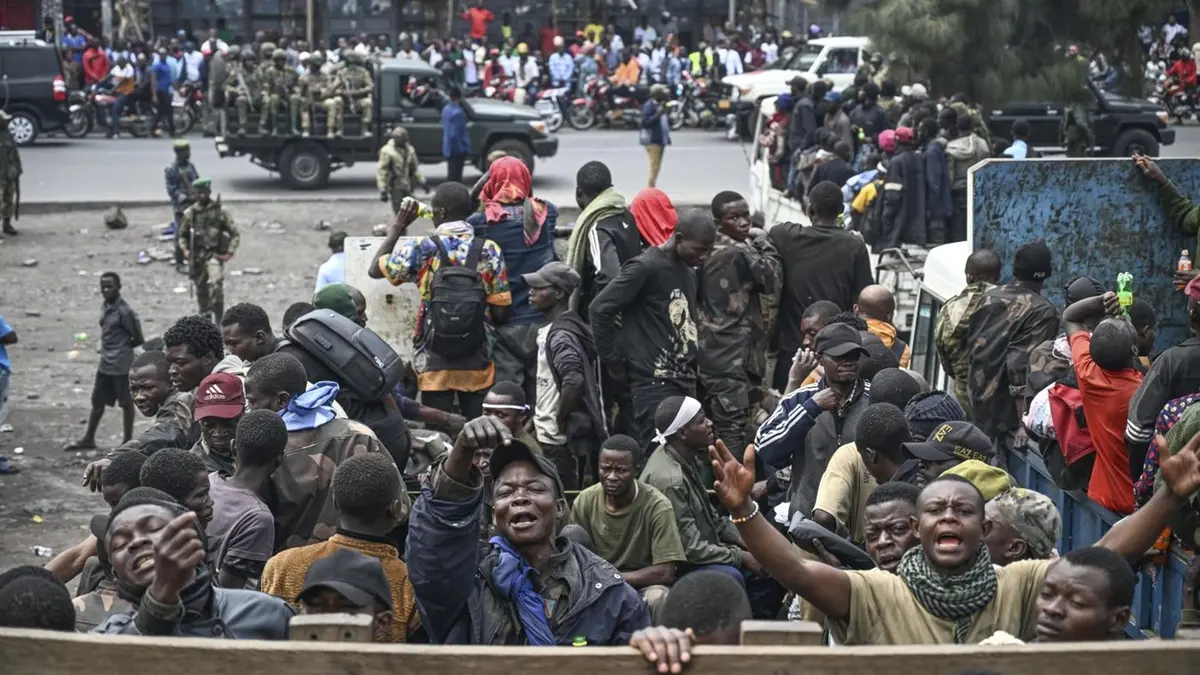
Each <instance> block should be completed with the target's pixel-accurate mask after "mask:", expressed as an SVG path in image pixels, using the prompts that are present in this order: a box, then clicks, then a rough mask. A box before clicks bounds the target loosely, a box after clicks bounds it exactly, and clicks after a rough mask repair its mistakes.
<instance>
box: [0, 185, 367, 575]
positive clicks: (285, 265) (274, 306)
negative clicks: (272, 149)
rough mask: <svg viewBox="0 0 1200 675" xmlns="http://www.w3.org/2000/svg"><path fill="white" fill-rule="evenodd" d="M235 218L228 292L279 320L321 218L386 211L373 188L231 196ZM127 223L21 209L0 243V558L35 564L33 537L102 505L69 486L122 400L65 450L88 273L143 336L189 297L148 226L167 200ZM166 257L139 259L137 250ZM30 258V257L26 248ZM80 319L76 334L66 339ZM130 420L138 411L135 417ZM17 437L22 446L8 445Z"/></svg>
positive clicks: (294, 296)
mask: <svg viewBox="0 0 1200 675" xmlns="http://www.w3.org/2000/svg"><path fill="white" fill-rule="evenodd" d="M228 208H229V211H230V213H232V215H233V216H234V218H235V220H236V222H237V224H238V227H239V228H240V230H241V248H240V249H239V250H238V252H237V255H236V256H235V257H234V259H233V260H232V261H231V262H230V263H229V265H227V266H226V273H227V279H226V282H225V302H226V305H225V306H226V307H229V306H231V305H233V304H235V303H238V302H254V303H256V304H259V305H261V306H262V307H264V308H265V309H266V310H267V313H268V314H269V315H270V316H271V319H272V323H273V324H275V326H276V328H277V327H278V322H279V320H280V318H281V317H282V315H283V311H284V309H286V308H287V306H288V305H290V304H291V303H293V302H298V301H301V300H308V299H309V298H310V297H311V295H312V287H313V282H314V280H315V278H316V271H317V267H318V266H319V265H320V263H321V262H323V261H324V260H325V258H326V257H328V255H329V251H328V249H327V248H326V245H325V242H326V239H327V237H328V234H329V233H328V231H326V230H324V229H316V226H317V224H318V223H319V222H320V221H326V223H325V225H326V226H329V227H331V228H332V229H334V230H345V231H346V232H348V233H349V234H351V235H365V234H370V232H371V228H372V226H374V225H375V224H377V223H383V222H387V221H388V220H390V210H389V208H388V206H387V205H386V204H382V203H379V202H328V203H315V202H307V203H300V204H288V203H259V204H244V203H239V204H233V205H229V206H228ZM126 216H127V217H128V219H129V228H128V229H126V230H121V231H110V230H107V229H106V228H105V227H104V225H103V219H102V214H101V213H99V212H73V213H66V214H54V215H39V216H28V217H25V218H22V219H21V220H20V222H18V223H17V225H18V227H19V228H20V230H21V235H20V236H18V237H10V238H7V239H6V240H5V241H4V242H3V243H0V314H3V316H4V318H5V320H6V321H7V322H8V323H9V324H11V325H12V327H13V328H14V329H15V330H16V331H17V334H18V336H19V338H20V342H19V344H17V345H14V346H12V347H10V348H9V356H10V357H11V360H12V367H13V377H12V391H11V395H10V415H9V418H8V423H9V424H11V425H12V427H13V431H12V432H4V433H0V455H4V456H7V457H8V458H9V460H10V461H11V462H12V463H13V464H14V465H15V466H16V467H18V468H19V469H20V473H18V474H15V475H0V532H3V533H4V536H2V537H0V570H3V569H7V568H9V567H12V566H14V565H20V564H45V563H46V562H47V561H48V558H44V557H38V556H36V555H34V553H33V547H35V546H45V547H49V548H51V549H53V551H54V552H55V553H58V552H59V551H62V550H63V549H65V548H68V547H69V546H71V545H72V544H74V543H76V542H78V541H79V540H80V539H82V538H83V537H84V536H86V528H87V522H88V520H89V519H90V517H91V516H92V515H93V514H95V513H101V512H103V511H104V510H105V509H106V506H105V504H104V502H103V501H102V500H101V499H100V496H99V495H98V494H92V493H89V492H88V491H87V490H86V489H84V488H82V487H80V481H81V479H82V477H83V469H84V466H85V465H86V464H87V462H88V461H89V460H91V459H92V458H94V457H96V456H99V455H101V454H102V453H103V452H104V450H105V449H107V448H110V447H112V446H114V445H116V444H118V443H119V442H120V441H121V438H120V434H121V415H120V410H119V409H112V410H110V411H108V412H107V413H106V414H105V416H104V419H103V421H101V423H100V430H99V433H98V434H97V437H96V440H97V443H98V444H99V445H100V446H101V448H102V449H101V450H100V451H98V452H97V451H93V452H88V453H78V452H64V451H63V450H62V448H63V447H64V446H65V445H67V444H68V443H70V442H71V441H74V440H77V439H78V438H79V437H80V436H82V435H83V431H84V428H85V426H86V421H87V416H88V410H89V408H90V397H91V390H92V381H93V378H94V376H95V372H96V364H97V362H98V360H99V356H98V354H97V353H96V350H97V348H98V347H99V338H100V326H99V319H100V308H101V305H102V300H101V298H100V290H99V282H100V280H99V277H100V274H101V273H102V272H105V271H110V270H111V271H115V272H117V273H118V274H120V275H121V280H122V285H123V290H122V293H123V295H124V296H125V299H126V300H127V301H128V302H129V303H130V304H131V305H132V306H133V308H134V309H135V310H136V311H137V312H138V314H139V315H140V316H141V319H142V326H143V329H144V331H145V334H146V336H147V338H150V337H152V336H158V335H161V334H162V332H163V331H164V330H166V328H167V327H168V326H170V325H171V324H172V323H173V322H174V321H175V320H176V319H177V318H179V317H180V316H183V315H185V314H189V313H192V312H194V311H195V300H194V299H191V298H190V297H189V295H188V289H187V284H186V279H185V278H184V277H183V276H181V275H179V274H177V273H176V272H175V270H174V267H173V266H172V265H171V264H170V262H169V248H168V245H167V244H164V243H162V242H159V241H158V240H157V237H155V236H153V232H154V231H155V230H156V229H157V227H160V226H161V225H163V224H164V223H165V222H166V220H168V219H169V218H170V214H169V213H168V212H167V210H166V209H162V208H139V209H131V210H129V211H127V212H126ZM143 250H144V251H147V252H149V253H150V254H152V255H153V256H157V257H163V258H166V260H164V261H156V262H152V263H149V264H144V265H142V264H138V262H137V258H138V252H139V251H143ZM35 261H36V262H35ZM80 333H86V334H87V338H86V339H82V340H77V339H76V334H80ZM138 424H139V427H138V428H141V427H142V426H144V424H145V421H144V420H139V421H138ZM17 448H21V449H22V452H21V453H20V454H17V453H16V449H17Z"/></svg>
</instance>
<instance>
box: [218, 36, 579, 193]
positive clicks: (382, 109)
mask: <svg viewBox="0 0 1200 675" xmlns="http://www.w3.org/2000/svg"><path fill="white" fill-rule="evenodd" d="M416 84H419V85H421V86H422V88H423V89H424V91H425V93H424V94H423V95H422V96H421V99H420V100H419V101H414V100H413V99H412V98H410V97H409V95H408V93H407V92H409V91H410V90H411V89H412V85H416ZM448 87H449V85H448V84H447V83H446V81H445V78H444V76H443V74H442V72H441V71H440V70H438V69H436V68H434V67H433V66H431V65H429V64H428V63H425V62H424V61H420V60H413V59H394V58H393V59H383V60H382V61H381V62H380V63H379V64H378V65H377V66H376V68H375V93H374V97H373V98H374V105H375V115H374V118H375V123H374V125H373V126H374V128H373V129H372V130H371V134H370V135H367V136H364V135H362V133H361V131H362V127H361V125H360V121H359V118H358V116H356V115H353V114H350V113H349V112H347V113H346V115H345V125H344V126H345V129H344V132H345V133H344V135H343V136H341V137H338V138H333V137H329V136H326V135H325V114H324V110H323V109H322V108H321V107H320V106H315V110H314V111H313V133H312V134H311V135H310V136H308V137H301V136H298V135H293V134H277V135H276V134H262V135H260V134H258V133H256V132H257V130H256V129H255V128H253V126H250V128H248V129H247V130H246V133H245V134H244V135H242V134H237V133H234V131H235V129H232V128H231V127H232V126H234V125H236V121H235V120H234V116H233V115H232V114H227V115H226V117H227V122H226V125H225V132H224V133H223V134H222V135H220V136H218V137H217V138H216V147H217V153H218V154H219V155H220V156H221V157H242V156H248V157H249V158H250V161H251V162H253V163H255V164H257V165H259V166H261V167H263V168H264V169H267V170H268V171H276V172H278V173H279V175H280V176H281V177H282V178H283V181H284V182H285V183H286V184H287V185H288V186H289V187H292V188H294V189H298V190H319V189H321V188H323V187H325V186H326V185H327V184H328V182H329V174H330V173H332V172H334V171H336V170H338V169H341V168H343V167H348V166H353V165H354V164H355V163H356V162H374V161H376V159H378V157H379V147H380V146H381V145H383V144H384V143H386V142H387V141H388V137H389V132H390V131H391V129H392V127H394V126H397V125H400V126H403V127H404V128H405V129H407V130H408V137H409V142H410V143H411V144H412V146H413V148H415V149H416V151H417V156H418V158H419V159H420V161H421V162H422V163H424V164H437V163H440V162H443V161H445V160H444V158H443V157H442V112H441V111H442V105H443V104H444V102H445V101H446V100H447V97H446V95H445V93H444V92H446V91H448ZM462 104H463V110H464V111H465V112H466V115H467V130H468V132H469V134H470V137H471V153H470V155H468V157H467V161H468V162H469V163H471V164H474V165H475V166H477V167H479V169H480V170H486V169H487V166H486V163H487V156H488V155H490V154H491V153H493V152H495V151H497V150H502V151H504V152H505V153H506V154H508V155H510V156H513V157H518V158H520V159H521V161H523V162H525V165H526V166H528V167H529V171H530V172H531V173H532V172H533V171H534V164H535V161H536V158H539V157H541V158H546V157H553V156H554V155H555V153H557V152H558V138H557V137H556V136H555V135H554V134H552V133H550V132H549V131H548V130H547V129H546V124H545V122H543V121H542V116H541V114H539V113H538V112H537V111H536V110H534V109H533V108H531V107H529V106H520V105H515V104H512V103H507V102H505V101H496V100H492V99H483V98H478V99H464V100H463V102H462ZM248 126H249V125H248Z"/></svg>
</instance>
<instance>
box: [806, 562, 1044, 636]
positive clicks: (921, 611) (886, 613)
mask: <svg viewBox="0 0 1200 675" xmlns="http://www.w3.org/2000/svg"><path fill="white" fill-rule="evenodd" d="M1052 562H1053V561H1052V560H1022V561H1020V562H1015V563H1012V564H1011V565H1008V566H1006V567H997V568H996V585H997V586H996V597H995V598H993V599H992V602H991V603H990V604H988V606H987V607H984V608H983V609H982V610H981V611H980V612H979V613H978V614H976V615H975V617H974V618H973V619H972V621H971V627H970V629H969V630H968V631H967V644H976V643H979V642H982V641H983V640H986V639H987V638H989V637H991V636H992V635H993V634H994V633H995V632H996V631H1001V630H1002V631H1004V632H1006V633H1010V634H1012V635H1015V636H1017V637H1018V638H1020V639H1022V640H1024V641H1026V642H1029V641H1030V640H1033V639H1034V638H1035V637H1036V632H1035V627H1036V620H1037V616H1036V614H1037V609H1036V607H1035V605H1034V601H1035V600H1036V599H1037V596H1038V593H1039V592H1040V591H1041V588H1042V581H1043V580H1044V579H1045V578H1046V570H1047V569H1048V568H1049V567H1050V563H1052ZM846 574H848V575H849V576H850V617H849V620H846V621H833V620H830V621H828V626H829V628H830V630H831V631H832V633H833V636H834V640H836V641H837V643H838V644H840V645H911V644H953V642H954V622H953V621H946V620H944V619H939V618H937V617H935V616H933V615H932V614H930V613H929V612H926V611H925V608H924V607H922V606H921V605H920V603H918V602H917V599H916V598H915V597H914V596H913V594H912V592H911V591H909V590H908V586H907V585H906V584H905V583H904V581H903V580H902V579H901V578H900V577H899V576H897V575H895V574H891V573H890V572H884V571H882V570H869V571H866V572H846Z"/></svg>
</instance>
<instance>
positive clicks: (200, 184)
mask: <svg viewBox="0 0 1200 675" xmlns="http://www.w3.org/2000/svg"><path fill="white" fill-rule="evenodd" d="M192 187H194V188H196V189H197V190H211V189H212V181H211V180H210V179H208V178H197V179H196V180H194V181H192Z"/></svg>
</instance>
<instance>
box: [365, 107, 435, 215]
mask: <svg viewBox="0 0 1200 675" xmlns="http://www.w3.org/2000/svg"><path fill="white" fill-rule="evenodd" d="M375 183H376V186H377V187H378V188H379V199H380V200H381V201H385V202H387V201H390V202H391V203H392V213H396V212H398V211H399V210H400V205H401V204H402V203H403V202H404V198H405V197H408V196H410V195H412V193H413V189H414V188H416V187H418V186H420V188H421V189H422V190H424V191H426V192H429V184H428V183H427V182H425V178H424V176H422V175H421V170H420V167H419V166H418V163H417V151H416V150H414V149H413V147H412V146H411V145H409V143H408V131H406V130H405V129H404V127H396V128H394V129H392V140H390V141H388V142H387V143H384V144H383V147H381V148H379V166H378V170H377V172H376V175H375Z"/></svg>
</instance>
